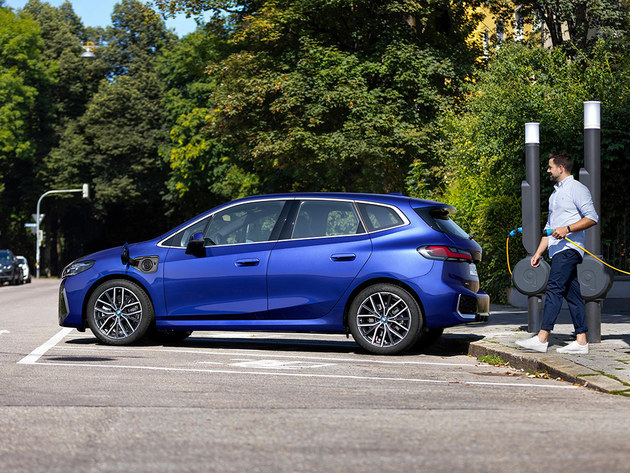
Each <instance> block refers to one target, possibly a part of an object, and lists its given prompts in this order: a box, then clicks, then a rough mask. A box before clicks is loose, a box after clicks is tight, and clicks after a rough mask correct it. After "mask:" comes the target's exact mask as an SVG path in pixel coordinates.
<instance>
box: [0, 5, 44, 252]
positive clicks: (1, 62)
mask: <svg viewBox="0 0 630 473" xmlns="http://www.w3.org/2000/svg"><path fill="white" fill-rule="evenodd" d="M42 46H43V43H42V39H41V35H40V30H39V28H38V26H37V23H35V22H34V21H33V20H32V19H31V18H29V17H28V16H24V15H16V14H15V13H13V12H12V11H9V10H7V9H6V8H1V7H0V246H3V247H4V246H9V247H11V248H13V249H14V250H15V251H19V252H24V250H26V249H27V246H26V245H25V243H24V240H25V238H24V236H25V233H24V227H23V224H24V223H25V222H26V221H27V215H28V214H29V212H28V210H29V209H27V208H26V207H25V206H24V202H33V199H34V198H35V199H36V197H35V195H36V194H35V192H36V186H35V180H36V174H37V172H38V171H39V169H40V162H41V158H42V154H41V153H42V148H41V146H40V144H41V141H40V140H42V141H43V142H44V143H45V142H46V136H47V134H48V127H47V125H46V123H47V117H49V116H50V97H49V96H48V94H47V91H48V90H49V89H50V87H51V85H52V84H53V83H54V79H53V75H52V72H51V69H50V63H48V62H47V61H46V60H45V59H44V58H43V57H42V53H41V50H42ZM32 208H34V206H33V207H32Z"/></svg>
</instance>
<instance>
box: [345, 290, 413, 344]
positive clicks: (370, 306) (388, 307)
mask: <svg viewBox="0 0 630 473" xmlns="http://www.w3.org/2000/svg"><path fill="white" fill-rule="evenodd" d="M422 318H423V317H422V311H421V310H420V307H419V306H418V303H417V302H416V300H415V299H414V298H413V297H412V296H411V295H410V294H409V293H408V292H407V291H405V290H404V289H402V288H400V287H398V286H395V285H393V284H375V285H373V286H370V287H367V288H366V289H364V290H363V291H361V292H360V293H359V294H358V295H357V296H356V297H355V298H354V301H353V302H352V305H351V306H350V312H349V314H348V326H349V328H350V332H351V333H352V336H353V337H354V340H355V341H356V342H357V343H358V344H359V345H360V346H361V347H363V348H364V349H366V350H367V351H369V352H371V353H375V354H379V355H397V354H400V353H404V352H405V351H407V350H408V349H409V348H411V347H412V346H413V345H414V343H415V342H416V340H417V339H418V337H419V336H420V333H421V329H422V325H423V323H422V322H423V321H422Z"/></svg>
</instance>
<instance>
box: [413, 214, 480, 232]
mask: <svg viewBox="0 0 630 473" xmlns="http://www.w3.org/2000/svg"><path fill="white" fill-rule="evenodd" d="M414 210H415V211H416V213H417V214H418V215H420V217H422V219H423V220H424V221H425V222H426V223H427V225H429V226H430V227H431V228H432V229H434V230H437V231H438V232H442V233H446V234H447V235H453V236H456V237H459V238H469V237H468V233H466V232H465V231H464V230H462V229H461V227H460V226H459V225H457V224H456V223H455V222H453V221H452V220H451V219H450V215H451V214H452V213H454V212H455V208H454V207H426V208H421V209H414Z"/></svg>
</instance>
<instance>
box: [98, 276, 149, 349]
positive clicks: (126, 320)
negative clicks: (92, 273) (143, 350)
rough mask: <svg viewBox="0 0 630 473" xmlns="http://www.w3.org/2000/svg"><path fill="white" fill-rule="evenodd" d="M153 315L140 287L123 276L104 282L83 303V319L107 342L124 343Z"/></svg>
mask: <svg viewBox="0 0 630 473" xmlns="http://www.w3.org/2000/svg"><path fill="white" fill-rule="evenodd" d="M153 318H154V310H153V304H151V301H150V300H149V297H148V296H147V294H146V293H145V292H144V290H143V289H142V288H141V287H140V286H138V285H137V284H135V283H133V282H131V281H127V280H125V279H114V280H111V281H107V282H104V283H103V284H101V285H100V286H98V287H97V288H96V290H95V291H94V293H93V294H92V296H91V297H90V299H89V301H88V305H87V323H88V326H89V327H90V329H91V330H92V332H93V333H94V335H95V336H96V337H97V338H98V339H99V340H100V341H102V342H103V343H106V344H108V345H128V344H130V343H134V342H136V341H138V340H139V339H140V338H142V337H143V336H144V335H145V334H146V332H147V330H148V329H149V327H150V325H151V322H152V321H153Z"/></svg>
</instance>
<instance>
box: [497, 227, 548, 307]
mask: <svg viewBox="0 0 630 473" xmlns="http://www.w3.org/2000/svg"><path fill="white" fill-rule="evenodd" d="M517 233H523V227H518V228H517V229H515V230H512V231H511V232H510V234H509V236H508V238H507V240H506V242H505V252H506V255H507V264H508V271H509V272H510V275H511V276H512V282H513V283H514V287H515V288H516V289H517V290H518V292H520V293H521V294H525V295H526V296H536V295H539V294H543V293H544V292H545V289H546V287H547V282H548V281H549V272H550V271H551V266H549V263H547V262H546V261H544V260H542V259H541V260H540V264H539V265H538V266H537V267H533V266H532V265H531V257H527V258H523V259H522V260H520V261H519V262H518V263H516V266H515V267H514V271H512V269H511V268H510V246H509V244H510V243H509V242H510V237H513V236H514V235H516V234H517Z"/></svg>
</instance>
